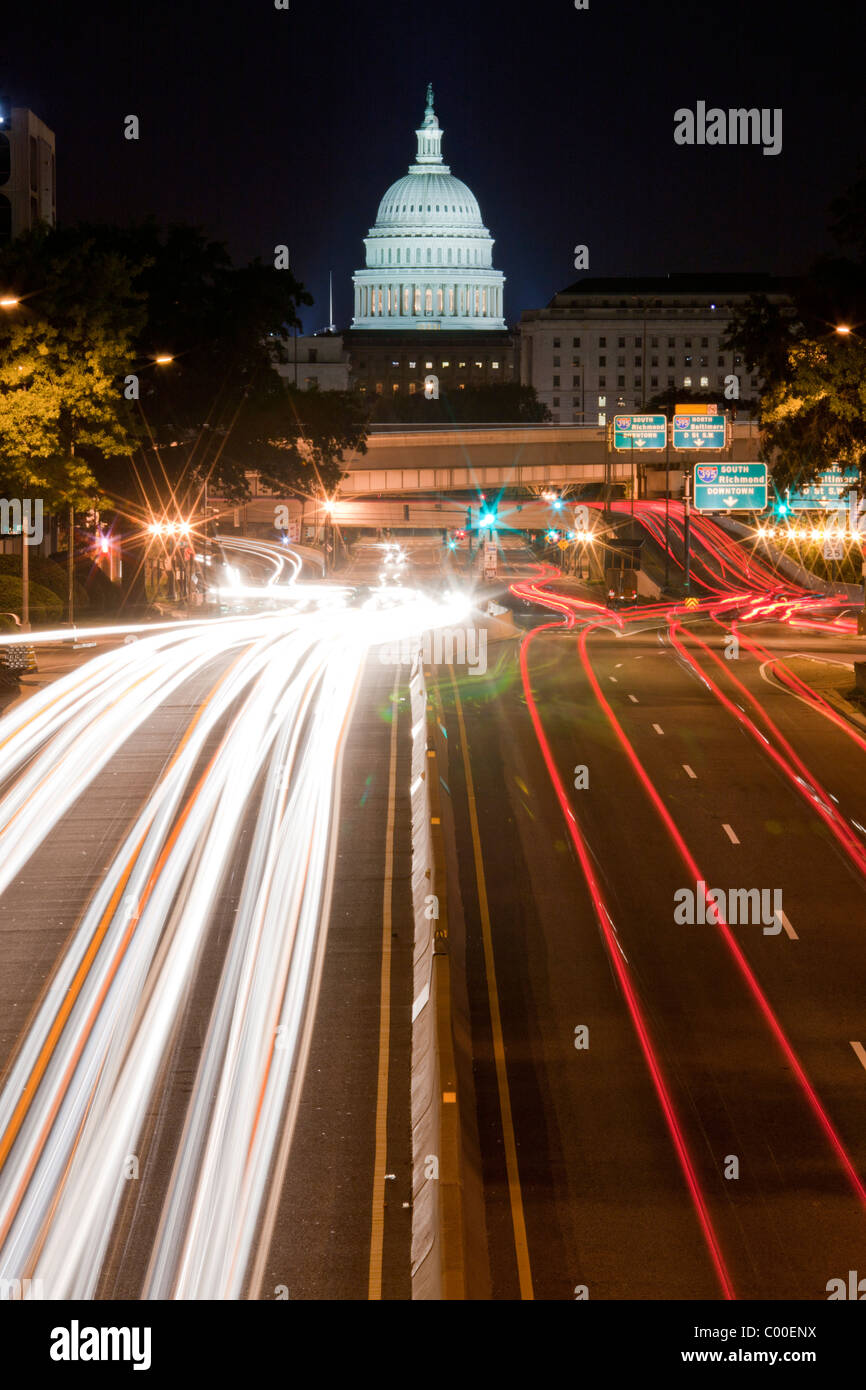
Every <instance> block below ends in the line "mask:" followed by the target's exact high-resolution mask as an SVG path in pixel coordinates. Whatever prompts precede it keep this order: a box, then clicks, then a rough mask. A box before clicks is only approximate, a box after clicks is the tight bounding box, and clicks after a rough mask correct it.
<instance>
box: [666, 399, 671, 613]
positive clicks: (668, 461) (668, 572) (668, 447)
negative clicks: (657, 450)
mask: <svg viewBox="0 0 866 1390" xmlns="http://www.w3.org/2000/svg"><path fill="white" fill-rule="evenodd" d="M670 583H671V441H670V430H669V429H668V422H667V418H665V588H666V589H669V588H670Z"/></svg>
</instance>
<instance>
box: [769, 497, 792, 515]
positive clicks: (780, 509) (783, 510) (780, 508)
mask: <svg viewBox="0 0 866 1390" xmlns="http://www.w3.org/2000/svg"><path fill="white" fill-rule="evenodd" d="M790 510H791V508H790V507H789V506H788V504H787V502H783V500H782V498H781V497H779V498H777V500H776V505H775V506H774V508H773V511H774V512H775V513H776V516H787V515H788V513H789V511H790Z"/></svg>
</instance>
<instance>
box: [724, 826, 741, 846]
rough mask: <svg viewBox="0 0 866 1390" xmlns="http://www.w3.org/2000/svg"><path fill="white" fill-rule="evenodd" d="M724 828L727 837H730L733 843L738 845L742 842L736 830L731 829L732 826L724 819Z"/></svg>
mask: <svg viewBox="0 0 866 1390" xmlns="http://www.w3.org/2000/svg"><path fill="white" fill-rule="evenodd" d="M722 829H723V830H724V832H725V834H726V835H727V837H728V839H729V840H730V842H731V844H732V845H738V844H739V843H740V841H739V840H738V838H737V836H736V835H735V834H734V832H733V830H732V829H731V827H730V826H729V825H727V824H726V823H725V822H724V821H723V822H722Z"/></svg>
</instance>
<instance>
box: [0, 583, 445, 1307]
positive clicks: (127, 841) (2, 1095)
mask: <svg viewBox="0 0 866 1390" xmlns="http://www.w3.org/2000/svg"><path fill="white" fill-rule="evenodd" d="M296 572H297V571H296ZM274 587H276V585H275V584H274V583H273V582H270V583H268V584H267V585H266V586H264V589H265V591H266V592H269V591H271V590H273V588H274ZM280 587H283V586H282V585H281V586H280ZM285 587H286V588H290V587H291V586H290V585H287V586H285ZM301 587H303V588H304V589H311V590H314V591H315V596H316V597H317V598H318V599H319V600H321V599H323V598H324V597H326V594H325V586H318V585H314V586H298V588H299V589H300V588H301ZM257 592H258V594H259V596H261V593H262V592H263V591H262V590H259V591H257ZM327 593H328V594H329V595H330V596H331V597H333V598H334V599H335V600H337V599H338V600H339V602H342V603H345V600H346V595H345V593H341V592H340V591H339V590H336V589H335V587H332V586H328V587H327ZM299 596H300V595H299ZM467 613H468V601H467V599H466V598H464V597H462V596H460V595H452V596H449V599H448V601H447V602H445V603H443V602H441V601H439V600H436V599H432V598H430V597H426V596H424V595H423V594H420V593H417V592H414V591H411V590H408V589H396V588H394V589H390V590H389V591H388V595H387V603H386V602H385V601H384V600H383V601H378V600H374V601H370V602H368V603H367V604H366V605H365V606H364V607H363V608H345V607H343V608H340V607H336V608H333V609H332V608H328V609H326V610H324V611H318V612H316V611H307V612H298V611H287V610H284V609H282V608H281V609H280V610H278V611H277V612H274V613H256V614H254V615H245V616H243V617H241V618H231V619H223V620H210V621H207V620H202V621H200V622H198V623H195V622H191V623H186V624H173V625H171V627H170V628H168V629H167V630H164V631H154V629H153V628H149V629H140V630H141V631H142V633H144V632H146V633H147V635H142V637H141V640H140V641H137V642H135V643H132V644H130V645H127V646H124V647H121V648H117V649H115V650H112V651H110V652H107V653H104V654H102V655H100V656H98V657H96V658H94V659H92V660H91V661H89V662H88V663H87V664H86V665H84V666H82V667H79V668H78V669H77V670H75V671H73V672H71V673H70V674H69V675H67V676H65V677H63V678H62V679H61V680H58V681H56V682H54V683H53V684H52V685H50V686H48V687H45V688H44V689H42V690H40V691H39V692H38V693H37V694H36V695H34V696H33V697H32V698H31V699H30V700H28V701H26V702H25V703H23V704H21V705H18V706H16V708H15V709H14V710H13V711H12V712H11V713H10V714H8V715H7V716H6V717H5V718H4V719H2V720H0V760H2V764H0V771H2V775H3V779H4V780H3V783H2V794H0V893H3V892H4V891H5V892H6V893H11V892H12V891H14V888H13V883H14V879H15V875H16V874H17V873H19V872H20V869H21V866H22V865H23V864H24V863H25V862H26V861H27V860H28V859H29V858H30V857H31V856H32V855H33V854H34V853H36V852H37V850H39V849H40V847H43V846H44V845H45V843H46V839H47V837H48V836H49V835H50V834H51V831H52V830H53V829H54V827H55V826H56V825H57V824H58V822H59V821H60V819H61V817H62V816H63V815H64V814H66V813H67V812H69V811H70V810H71V809H72V808H74V807H75V806H76V803H77V802H78V800H79V798H80V797H81V796H82V794H83V793H85V792H86V790H87V788H88V787H89V786H90V785H91V784H92V783H93V781H94V779H95V778H96V777H97V776H98V775H99V773H100V771H101V770H102V769H103V768H104V767H105V766H106V764H107V763H108V762H109V760H110V759H112V758H115V759H116V758H119V757H122V756H123V750H124V746H125V745H126V744H127V742H128V741H129V740H130V739H131V738H132V737H133V736H134V735H135V734H136V731H138V730H140V728H141V725H142V724H143V722H144V721H145V720H146V719H147V718H148V717H149V716H150V715H151V714H153V712H154V711H155V710H157V709H158V708H159V707H160V706H161V705H162V704H164V703H165V701H166V700H167V699H169V697H174V699H175V701H176V700H177V695H178V692H179V691H182V690H183V688H184V686H186V685H188V683H189V682H190V681H192V680H195V681H197V682H198V684H199V686H201V685H204V686H205V687H206V693H205V694H204V696H203V697H200V702H199V705H198V708H197V710H196V711H195V717H194V718H192V720H191V723H190V725H189V727H188V729H187V731H186V734H185V736H184V738H183V740H182V741H181V743H180V744H179V745H178V747H177V748H176V749H175V750H174V752H173V754H172V756H171V757H170V758H169V760H168V761H167V763H166V765H165V767H164V768H163V770H162V772H161V774H160V776H159V778H158V780H157V782H156V784H155V785H154V786H153V788H152V789H151V790H150V792H149V793H148V794H147V796H146V798H145V800H144V803H143V805H142V806H141V808H140V810H139V813H138V816H137V819H136V821H135V823H134V824H133V826H132V828H131V829H130V830H129V831H128V832H127V833H126V835H125V837H124V839H123V841H122V843H120V845H119V847H118V848H117V851H116V853H115V855H114V858H113V860H112V861H111V863H110V865H109V867H108V868H107V870H106V871H105V874H104V876H103V878H102V880H101V882H100V884H99V886H98V888H97V890H96V892H95V893H94V894H93V897H92V899H91V900H90V901H89V903H87V904H86V906H85V907H84V910H83V912H82V915H81V918H80V920H79V922H78V925H77V927H76V929H75V931H74V932H73V934H72V936H71V938H70V940H69V942H68V944H67V946H66V948H65V951H64V954H63V956H62V958H61V960H60V962H59V964H58V966H57V970H56V973H55V976H54V978H53V979H52V981H51V986H50V989H49V990H48V991H47V992H46V994H45V995H44V997H43V999H42V1000H41V1002H40V1004H39V1006H38V1008H37V1009H36V1011H35V1015H34V1017H33V1019H32V1021H31V1022H30V1024H29V1026H28V1029H27V1032H26V1034H25V1036H24V1037H23V1039H22V1040H21V1045H20V1047H19V1049H18V1052H17V1054H16V1056H15V1059H14V1062H13V1064H12V1066H11V1068H10V1070H9V1072H8V1075H7V1077H6V1080H5V1085H4V1087H3V1090H2V1092H0V1279H7V1278H9V1279H15V1278H25V1277H29V1278H31V1279H39V1280H41V1281H42V1287H43V1290H44V1294H45V1296H46V1297H48V1298H52V1299H74V1298H92V1297H93V1296H94V1295H95V1293H96V1292H97V1290H98V1288H99V1280H100V1275H101V1271H102V1267H103V1263H104V1261H105V1259H106V1256H107V1254H108V1252H109V1248H110V1245H111V1239H112V1232H113V1229H114V1225H115V1222H116V1220H117V1217H118V1214H119V1212H120V1210H121V1204H122V1202H123V1199H124V1197H125V1196H126V1195H127V1194H128V1193H129V1190H130V1189H129V1184H128V1182H127V1181H126V1179H125V1176H124V1162H125V1160H126V1158H127V1156H128V1155H130V1154H137V1155H139V1156H140V1158H141V1161H142V1163H144V1162H146V1161H147V1153H146V1152H145V1153H141V1147H142V1146H145V1148H146V1143H147V1131H146V1127H145V1119H146V1117H147V1115H148V1113H149V1111H150V1110H151V1109H152V1107H153V1105H154V1096H155V1091H156V1087H157V1085H158V1083H159V1081H160V1078H161V1077H162V1076H163V1075H164V1069H165V1066H166V1064H167V1061H168V1059H169V1057H170V1053H171V1047H172V1044H173V1040H174V1038H175V1036H176V1032H177V1028H178V1026H179V1024H180V1022H181V1020H182V1018H183V1016H184V1011H185V1008H186V1006H187V1003H188V1000H189V997H190V992H191V985H192V982H193V981H194V980H195V977H196V970H197V966H198V963H199V961H200V959H201V957H202V953H203V952H204V951H205V950H207V949H209V948H210V946H211V945H212V943H213V935H212V934H213V930H214V922H215V919H216V914H217V912H218V910H219V906H220V900H221V897H222V896H224V894H225V892H226V884H227V881H228V877H229V874H230V871H231V870H233V869H237V868H238V867H242V869H243V879H242V886H241V888H240V894H239V901H238V906H237V912H236V915H235V917H234V919H233V922H232V925H231V929H230V937H229V941H228V947H227V950H226V954H225V958H224V962H223V967H222V974H221V978H220V982H219V985H218V988H217V992H216V996H215V999H214V1002H213V1007H212V1011H211V1016H210V1023H209V1028H208V1034H207V1039H206V1043H205V1045H204V1047H203V1050H202V1054H201V1059H200V1063H199V1068H198V1074H197V1076H196V1079H195V1083H194V1086H193V1089H192V1093H191V1096H190V1098H189V1102H188V1109H187V1113H186V1120H185V1125H184V1130H183V1135H182V1138H181V1141H180V1143H179V1146H178V1149H177V1151H176V1154H175V1162H174V1169H173V1173H172V1177H171V1181H170V1184H169V1187H168V1191H167V1193H166V1195H165V1202H164V1206H163V1210H162V1215H161V1220H160V1225H159V1231H158V1235H157V1238H156V1241H155V1244H154V1248H153V1251H152V1254H151V1264H150V1269H149V1272H148V1274H147V1281H146V1287H145V1290H144V1292H145V1295H146V1296H148V1297H153V1298H195V1299H201V1298H217V1299H219V1298H238V1297H242V1296H244V1294H245V1292H247V1291H248V1290H247V1279H248V1271H249V1268H250V1264H251V1261H252V1259H253V1256H254V1254H255V1242H256V1240H257V1238H258V1235H257V1233H258V1230H259V1222H260V1218H261V1212H262V1206H263V1202H264V1199H265V1197H266V1195H267V1190H268V1182H269V1180H270V1176H271V1172H272V1164H273V1158H274V1153H275V1151H276V1149H277V1147H278V1145H279V1143H280V1140H281V1137H282V1135H283V1132H284V1128H285V1126H286V1117H287V1115H290V1114H293V1113H294V1110H293V1103H294V1102H293V1098H296V1094H297V1093H296V1088H299V1087H300V1085H301V1083H302V1081H303V1076H302V1075H298V1067H297V1059H298V1047H299V1041H300V1039H301V1038H302V1036H303V1031H304V1026H305V1019H306V1017H307V1009H308V1007H309V1004H310V1000H309V991H310V980H311V976H312V967H313V961H314V959H315V957H316V952H317V950H319V949H320V947H321V933H322V931H323V930H324V926H325V922H324V920H323V918H324V915H325V910H326V906H327V902H328V900H329V894H330V887H331V885H330V877H329V875H330V863H331V853H330V851H331V842H332V822H333V817H334V807H335V797H336V794H337V788H336V785H335V782H336V769H337V767H338V764H339V754H340V750H341V748H342V745H343V741H344V738H345V734H346V730H347V727H348V722H349V718H350V715H351V710H352V705H353V700H354V692H355V690H356V688H357V684H358V680H359V677H360V674H361V671H362V669H363V665H364V661H365V659H366V656H367V654H368V652H369V650H370V648H371V647H373V646H376V645H378V644H381V643H384V642H388V643H393V642H395V641H401V640H407V639H409V638H411V637H412V636H414V635H417V634H420V633H421V632H423V631H425V630H427V629H429V628H434V627H437V626H453V625H455V624H457V623H459V622H460V621H462V620H464V619H465V618H466V616H467ZM121 630H122V631H129V630H130V629H121ZM68 635H69V634H68V632H66V633H64V636H66V637H68ZM215 739H216V744H214V740H215ZM208 749H209V750H212V751H211V754H210V761H209V763H208V765H207V770H206V774H205V775H200V776H199V780H198V781H197V782H195V783H193V778H194V775H195V773H196V769H197V767H198V766H199V764H200V760H201V758H202V755H203V754H204V753H205V751H206V750H208ZM251 817H252V820H251V819H250V818H251ZM249 824H252V825H253V826H254V828H253V831H252V837H251V844H250V847H249V850H248V851H246V850H245V851H244V854H245V858H244V862H243V865H242V866H239V865H238V863H237V857H238V854H239V850H238V846H239V844H240V843H242V841H243V832H244V828H245V826H247V825H249Z"/></svg>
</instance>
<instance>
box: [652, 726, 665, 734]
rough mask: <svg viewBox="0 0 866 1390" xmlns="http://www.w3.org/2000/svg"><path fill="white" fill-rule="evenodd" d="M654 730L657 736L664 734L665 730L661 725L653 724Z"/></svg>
mask: <svg viewBox="0 0 866 1390" xmlns="http://www.w3.org/2000/svg"><path fill="white" fill-rule="evenodd" d="M653 728H654V729H655V731H656V733H657V734H663V733H664V729H663V728H662V726H661V724H653Z"/></svg>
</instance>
